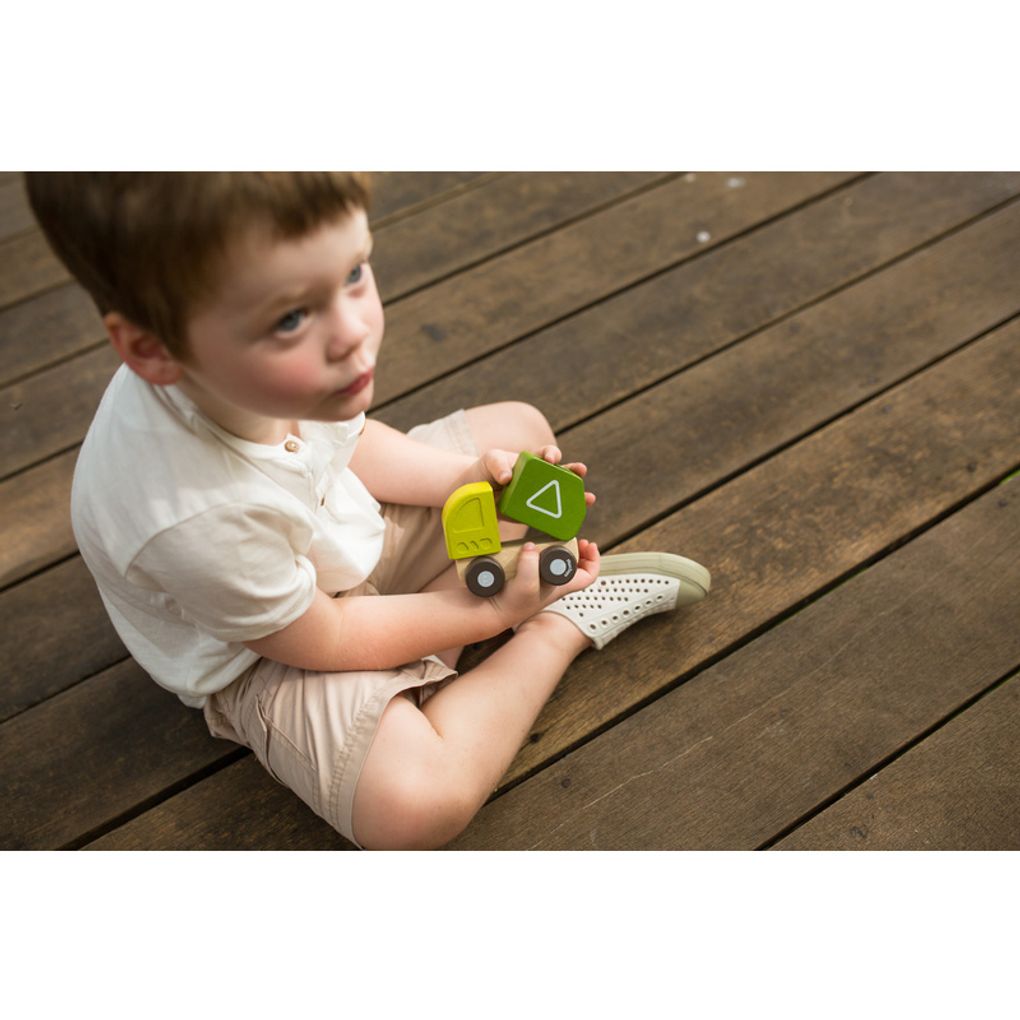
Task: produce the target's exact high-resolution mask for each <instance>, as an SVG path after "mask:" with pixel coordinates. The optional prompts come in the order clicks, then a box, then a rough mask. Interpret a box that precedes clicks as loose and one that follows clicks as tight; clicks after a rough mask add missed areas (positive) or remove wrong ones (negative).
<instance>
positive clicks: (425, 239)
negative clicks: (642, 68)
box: [372, 173, 669, 303]
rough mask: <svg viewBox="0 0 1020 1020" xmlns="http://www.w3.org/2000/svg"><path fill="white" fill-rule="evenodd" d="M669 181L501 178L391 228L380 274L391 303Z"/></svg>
mask: <svg viewBox="0 0 1020 1020" xmlns="http://www.w3.org/2000/svg"><path fill="white" fill-rule="evenodd" d="M668 177H669V175H667V174H653V173H574V174H563V173H552V174H519V173H518V174H501V175H498V176H495V177H494V178H492V179H491V180H490V181H488V182H486V183H484V184H482V185H480V186H479V187H475V188H472V189H470V190H468V191H465V192H463V193H462V194H459V195H457V196H455V197H454V198H451V199H449V200H448V201H445V202H442V203H440V204H437V205H433V206H431V207H428V208H425V209H422V210H421V211H420V212H418V213H416V214H415V215H414V216H409V217H404V218H402V219H400V220H398V221H397V222H394V223H391V224H389V225H386V224H383V226H382V227H380V228H379V229H378V231H374V233H375V235H376V245H375V250H374V252H373V255H372V268H373V272H374V274H375V277H376V280H377V282H378V284H379V290H380V293H381V295H382V297H383V300H384V302H386V303H389V302H391V301H394V300H397V299H399V298H401V297H403V296H405V295H406V294H408V293H409V292H410V291H412V290H418V289H420V288H422V287H425V286H427V285H429V284H431V283H434V282H435V281H436V280H438V279H441V278H443V277H446V276H451V275H453V274H454V273H456V272H461V271H463V270H464V269H466V268H467V267H469V266H471V265H474V264H476V263H479V262H483V261H485V260H486V259H489V258H492V257H493V256H494V255H498V254H501V253H502V252H504V251H506V250H507V249H510V248H513V247H516V246H517V245H520V244H523V243H525V242H527V241H530V240H532V239H533V238H535V237H536V236H538V235H540V234H544V233H547V232H549V231H550V230H553V229H557V228H560V227H562V226H563V225H564V224H567V223H569V222H570V221H571V220H574V219H576V218H578V217H581V216H585V215H588V214H590V213H592V212H595V211H596V210H598V209H599V208H601V207H602V206H604V205H608V204H612V203H614V202H618V201H621V200H622V199H624V198H626V197H627V196H628V195H630V194H632V193H633V192H635V191H638V190H641V189H643V188H645V187H647V186H648V185H650V184H654V183H655V182H656V181H663V180H666V179H668Z"/></svg>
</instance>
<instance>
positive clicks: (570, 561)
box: [538, 546, 577, 584]
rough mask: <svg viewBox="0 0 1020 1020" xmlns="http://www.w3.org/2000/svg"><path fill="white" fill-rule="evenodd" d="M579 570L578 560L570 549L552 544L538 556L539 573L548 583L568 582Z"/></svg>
mask: <svg viewBox="0 0 1020 1020" xmlns="http://www.w3.org/2000/svg"><path fill="white" fill-rule="evenodd" d="M576 571H577V560H575V559H574V556H573V554H572V553H571V551H570V550H569V549H564V548H563V547H562V546H552V547H551V548H549V549H543V550H542V555H541V556H539V558H538V575H539V577H541V578H542V580H543V581H545V583H546V584H566V583H567V582H568V581H569V580H570V579H571V578H572V577H573V576H574V574H575V573H576Z"/></svg>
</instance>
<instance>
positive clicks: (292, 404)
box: [26, 173, 709, 848]
mask: <svg viewBox="0 0 1020 1020" xmlns="http://www.w3.org/2000/svg"><path fill="white" fill-rule="evenodd" d="M26 180H27V185H28V193H29V198H30V201H31V204H32V207H33V210H34V212H35V214H36V217H37V218H38V220H39V222H40V224H41V226H42V228H43V230H44V232H45V233H46V236H47V237H48V239H49V241H50V243H51V245H52V247H53V248H54V250H55V251H56V253H57V254H58V256H59V257H60V258H61V259H62V260H63V261H64V262H65V264H66V265H67V267H68V269H69V270H70V271H71V273H72V274H73V275H74V276H75V277H76V278H77V279H78V280H79V281H80V282H81V284H82V285H83V286H84V287H85V288H86V289H87V290H88V291H89V293H90V294H91V295H92V297H93V299H94V300H95V302H96V305H97V307H98V309H99V312H100V314H101V315H102V317H103V322H104V324H105V326H106V329H107V332H108V334H109V338H110V341H111V343H112V344H113V346H114V348H115V349H116V350H117V353H118V354H119V355H120V357H121V359H122V360H123V362H124V364H123V365H122V366H121V368H120V369H119V370H118V372H117V373H116V374H115V376H114V378H113V380H112V381H111V383H110V385H109V388H108V389H107V391H106V394H105V395H104V397H103V400H102V403H101V404H100V407H99V409H98V411H97V413H96V416H95V419H94V421H93V423H92V426H91V428H90V429H89V433H88V435H87V437H86V439H85V442H84V444H83V446H82V449H81V454H80V456H79V460H78V464H77V467H76V471H75V479H74V485H73V490H72V523H73V526H74V531H75V536H76V538H77V541H78V544H79V547H80V549H81V553H82V556H83V558H84V560H85V562H86V564H87V565H88V567H89V569H90V570H91V572H92V573H93V575H94V577H95V579H96V582H97V585H98V587H99V591H100V594H101V595H102V598H103V602H104V605H105V606H106V608H107V610H108V612H109V613H110V616H111V618H112V620H113V622H114V624H115V626H116V627H117V630H118V633H119V634H120V636H121V637H122V639H123V640H124V643H125V645H126V646H127V648H128V649H129V651H130V652H131V654H132V655H133V656H134V657H135V658H136V659H137V661H138V662H139V663H140V664H141V665H142V666H143V667H144V668H145V669H146V670H147V672H149V673H150V674H151V675H152V677H153V678H154V679H155V680H156V682H157V683H159V684H160V685H162V686H163V687H165V688H166V689H168V690H170V691H173V692H175V693H176V694H177V695H178V696H179V697H180V698H181V700H182V701H184V702H185V704H188V705H191V706H194V707H197V708H201V709H202V711H203V713H204V716H205V719H206V721H207V723H208V726H209V729H210V731H211V732H212V733H213V734H214V735H216V736H220V737H224V738H228V739H230V740H235V741H237V742H239V743H242V744H245V745H246V746H248V747H250V748H251V749H252V750H253V751H254V753H255V755H256V756H257V758H258V759H259V761H260V762H261V763H262V764H263V765H264V766H265V767H266V769H267V770H268V771H269V772H270V773H271V774H272V775H273V777H274V778H276V779H277V780H278V781H279V782H281V783H283V784H285V785H286V786H288V787H289V788H290V789H292V790H294V791H295V792H296V793H297V794H298V795H299V796H300V797H301V798H302V799H303V800H305V802H306V803H308V804H309V805H310V806H311V808H312V809H313V810H314V811H315V812H316V813H318V814H319V815H320V816H322V817H323V818H325V819H326V820H327V821H328V822H329V823H330V824H331V825H333V826H334V827H335V828H336V829H337V830H338V831H339V832H341V833H342V834H343V835H344V836H346V837H347V838H349V839H351V840H352V841H353V842H354V843H355V844H356V845H359V846H363V847H380V848H381V847H393V848H424V847H436V846H441V845H443V844H444V843H446V842H448V841H449V840H450V839H452V838H453V837H454V836H456V835H457V834H458V833H459V832H460V831H461V830H462V829H463V828H464V827H465V826H466V825H467V823H468V822H469V821H470V819H471V818H472V817H473V816H474V814H475V813H476V812H477V811H478V809H479V808H480V807H481V805H482V804H483V803H484V801H485V800H486V798H487V797H488V795H489V794H490V793H491V791H492V790H493V788H494V787H495V786H496V785H497V783H498V781H499V779H500V777H501V776H502V775H503V773H504V772H505V770H506V769H507V767H508V766H509V764H510V762H511V760H512V759H513V757H514V755H515V754H516V752H517V751H518V749H519V748H520V746H521V744H522V742H523V741H524V739H525V738H526V736H527V733H528V731H529V728H530V726H531V724H532V723H533V721H534V720H535V718H536V717H537V715H538V713H539V711H540V709H541V708H542V706H543V704H544V703H545V701H546V700H547V699H548V697H549V695H550V694H551V693H552V691H553V689H554V687H555V685H556V683H557V682H558V681H559V679H560V677H561V676H562V675H563V673H564V671H565V670H566V668H567V666H568V665H569V664H570V663H571V662H572V661H573V659H574V658H575V657H576V656H577V655H578V654H580V652H582V651H583V650H584V649H586V648H589V647H591V646H592V645H593V644H594V645H595V646H597V647H601V646H602V645H603V644H604V643H605V642H606V641H607V640H609V639H610V638H612V637H613V636H615V635H616V634H617V633H619V632H620V630H622V629H623V628H624V627H625V626H628V625H629V624H630V623H632V622H634V621H636V620H637V619H639V618H640V617H642V616H644V615H647V614H648V613H652V612H662V611H664V610H666V609H670V608H673V606H675V605H676V604H684V603H688V602H693V601H697V600H698V599H699V598H702V597H703V596H704V594H705V593H706V592H707V590H708V586H709V578H708V573H707V571H705V570H704V569H703V568H700V567H699V566H698V565H697V564H694V563H692V562H691V561H689V560H683V559H681V558H680V557H675V556H670V555H667V554H647V555H646V556H645V557H644V558H643V559H642V558H639V560H638V561H635V560H634V558H633V557H630V558H628V557H606V559H605V560H600V556H599V552H598V549H597V548H596V546H595V545H594V543H590V542H587V541H585V540H583V539H581V540H579V546H580V557H579V563H578V569H577V572H576V575H575V576H574V578H573V579H572V580H571V581H570V582H569V583H568V584H567V585H565V586H563V587H561V588H556V587H551V586H549V585H545V584H542V583H541V582H540V580H539V577H538V569H537V561H538V554H537V551H536V550H535V548H534V546H533V545H530V544H529V545H528V546H526V547H525V550H524V552H523V553H522V555H521V559H520V564H519V569H518V574H517V576H516V578H514V579H513V580H511V581H510V582H509V583H508V584H507V586H506V588H505V589H504V590H503V591H502V592H501V593H500V594H499V595H498V596H496V597H494V598H491V599H482V598H478V597H476V596H474V595H472V594H470V593H469V592H468V591H467V589H466V588H465V587H464V586H463V585H462V584H461V582H460V581H459V580H458V578H457V576H456V573H455V570H454V568H453V566H452V565H451V564H450V563H449V562H448V561H447V560H446V556H445V549H444V543H443V539H442V530H441V526H440V523H439V510H438V508H439V507H441V506H442V504H443V502H444V501H445V499H446V498H447V496H448V495H449V494H450V493H451V492H452V491H453V490H454V489H455V488H457V487H458V486H459V485H462V484H464V483H466V482H470V481H489V482H491V483H493V484H494V485H496V486H497V487H498V486H499V485H501V484H506V482H507V481H509V478H510V472H511V468H512V466H513V463H514V460H515V459H516V456H517V453H518V452H519V451H521V450H529V451H538V452H539V454H540V455H541V456H542V457H544V458H545V459H546V460H548V461H550V462H552V463H557V462H558V461H559V460H560V456H561V455H560V451H559V450H558V448H557V447H556V445H555V438H554V436H553V434H552V432H551V430H550V428H549V425H548V424H547V422H546V421H545V419H544V418H543V417H542V415H541V414H540V413H539V412H538V411H536V410H535V409H534V408H532V407H530V406H528V405H526V404H519V403H504V404H496V405H489V406H485V407H475V408H471V409H470V410H468V411H466V412H465V411H458V412H455V413H454V414H452V415H448V416H447V417H445V418H441V419H439V420H438V421H435V422H432V423H431V424H429V425H425V426H419V427H418V428H417V429H413V430H412V431H411V432H410V433H409V434H408V435H404V434H402V433H400V432H398V431H396V430H394V429H391V428H389V427H387V426H385V425H383V424H381V423H379V422H375V421H369V420H367V419H366V417H365V412H366V411H367V410H368V409H369V407H370V405H371V402H372V394H373V382H374V371H375V365H376V357H377V354H378V351H379V345H380V343H381V341H382V337H383V312H382V306H381V303H380V300H379V295H378V292H377V290H376V285H375V281H374V279H373V276H372V270H371V266H370V263H369V257H370V254H371V248H372V236H371V233H370V231H369V227H368V220H367V208H368V204H369V193H368V187H367V181H366V180H365V179H364V178H363V177H361V176H360V175H355V174H222V173H211V174H190V173H189V174H148V173H119V174H107V173H103V174H29V175H27V176H26ZM568 467H569V468H570V469H571V470H573V471H575V472H576V473H577V474H579V475H581V476H582V477H583V476H584V475H585V473H586V468H585V466H584V465H583V464H570V465H568ZM586 500H587V502H588V503H589V504H591V503H592V502H594V496H593V495H591V494H587V495H586ZM525 530H526V529H525V528H524V527H523V526H522V525H518V524H511V523H507V522H504V523H503V524H501V534H502V536H503V538H504V540H510V539H516V538H523V537H524V532H525ZM600 567H601V570H602V572H603V577H601V578H599V572H600ZM636 567H637V568H640V569H635V568H636ZM597 578H598V580H597V581H596V579H597ZM589 586H593V587H591V588H590V589H589V590H588V591H586V592H583V593H582V589H586V588H588V587H589ZM628 589H629V590H630V591H629V593H628V594H627V595H626V596H625V597H626V598H629V599H630V602H629V603H623V602H614V603H613V610H612V612H606V611H605V610H606V603H607V601H608V599H609V598H610V597H616V598H620V597H624V596H622V594H621V593H622V592H624V591H625V590H628ZM636 589H640V590H641V593H640V594H638V595H636V596H635V595H634V594H633V591H634V590H636ZM610 592H613V593H614V594H613V596H610V595H609V593H610ZM578 593H580V594H578ZM646 595H647V596H648V597H647V598H645V596H646ZM612 613H616V615H615V616H613V615H612ZM510 628H513V629H514V630H515V632H516V633H515V634H514V636H513V637H512V638H511V639H510V640H509V641H508V642H507V643H506V644H505V645H503V646H502V647H501V648H499V649H498V650H497V651H496V652H494V653H493V654H492V655H491V656H490V657H489V658H488V659H486V660H485V661H484V662H483V663H482V664H481V665H479V666H478V667H477V668H475V669H473V670H472V671H470V672H469V673H466V674H464V675H463V676H458V675H457V673H456V670H455V666H456V662H457V658H458V655H459V653H460V651H461V649H462V647H463V646H464V645H465V644H468V643H471V642H477V641H481V640H483V639H486V638H489V637H492V636H494V635H497V634H499V633H502V632H503V631H505V630H507V629H510ZM454 680H455V682H451V681H454Z"/></svg>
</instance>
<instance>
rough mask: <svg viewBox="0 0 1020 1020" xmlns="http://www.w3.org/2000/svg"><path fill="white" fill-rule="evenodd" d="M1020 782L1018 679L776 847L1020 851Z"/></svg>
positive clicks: (1018, 595) (1018, 594)
mask: <svg viewBox="0 0 1020 1020" xmlns="http://www.w3.org/2000/svg"><path fill="white" fill-rule="evenodd" d="M1018 537H1020V536H1018ZM1015 548H1016V547H1015V546H1014V549H1015ZM1007 558H1008V559H1010V560H1012V561H1013V562H1015V560H1016V557H1015V555H1014V556H1012V557H1009V556H1008V554H1007ZM996 587H997V586H996ZM1009 594H1010V595H1011V596H1012V599H1013V605H1014V606H1017V605H1020V591H1016V590H1014V591H1012V592H1010V593H1009ZM996 637H997V636H996V635H993V636H992V640H993V641H995V640H996ZM943 668H944V667H943V666H942V665H941V664H939V666H938V670H939V672H941V670H942V669H943ZM1018 776H1020V679H1018V678H1017V676H1016V675H1014V676H1013V677H1011V678H1010V679H1009V680H1007V681H1005V682H1004V683H1001V684H999V685H997V686H996V687H995V688H994V689H993V690H991V691H990V692H989V693H988V694H986V695H985V696H984V697H982V698H981V700H980V701H978V702H977V703H976V704H974V705H972V706H970V707H968V708H967V710H966V711H965V712H963V713H962V714H961V715H959V716H958V717H956V718H954V719H952V720H950V721H949V722H947V723H946V724H945V725H944V726H943V727H942V728H941V729H939V730H937V731H936V732H935V733H933V734H932V735H931V736H929V737H927V738H926V739H925V740H923V741H922V742H921V743H919V744H918V745H917V746H915V747H912V748H911V749H910V750H909V751H907V752H906V753H905V754H904V755H903V756H902V757H901V758H898V759H897V760H896V761H894V762H892V763H891V764H890V765H887V766H886V767H885V768H883V769H882V770H881V771H879V772H876V773H875V775H873V776H871V778H869V779H868V780H867V781H866V782H864V783H863V784H862V785H860V786H858V787H857V788H855V789H854V790H852V791H851V792H850V793H848V794H847V795H846V796H845V797H842V798H841V799H840V800H838V801H836V803H835V804H833V805H832V806H831V807H829V808H826V809H825V810H824V811H822V812H821V814H819V815H816V816H815V817H814V818H812V819H811V820H810V821H808V822H806V823H805V824H804V825H802V826H801V827H800V828H798V829H796V830H795V831H794V832H793V833H791V835H789V836H787V837H786V838H785V839H783V840H780V841H779V842H778V843H776V844H775V846H774V848H773V849H776V850H1020V781H1018V778H1017V777H1018Z"/></svg>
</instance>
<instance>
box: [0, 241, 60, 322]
mask: <svg viewBox="0 0 1020 1020" xmlns="http://www.w3.org/2000/svg"><path fill="white" fill-rule="evenodd" d="M67 280H68V275H67V270H65V269H64V267H63V266H62V265H61V264H60V263H59V262H58V261H57V259H56V257H55V256H54V255H53V253H52V252H51V251H50V248H49V245H48V244H47V243H46V241H45V239H44V238H43V236H42V233H41V232H40V231H39V230H30V231H28V232H26V233H24V234H18V235H16V236H15V237H10V238H8V239H7V240H6V241H0V308H4V307H6V306H7V305H12V304H14V302H15V301H23V300H25V298H30V297H32V296H33V295H34V294H39V293H41V292H42V291H44V290H47V289H48V288H50V287H56V286H57V284H60V283H66V282H67Z"/></svg>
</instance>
